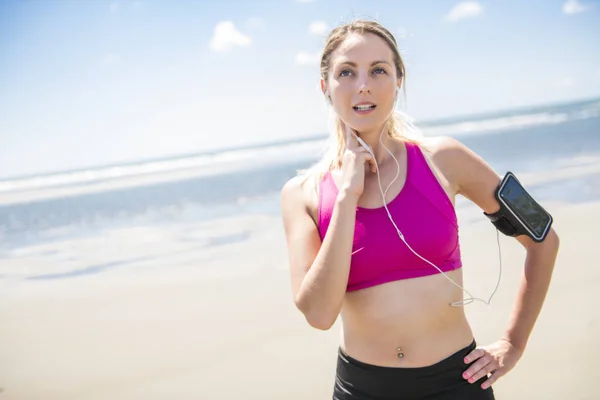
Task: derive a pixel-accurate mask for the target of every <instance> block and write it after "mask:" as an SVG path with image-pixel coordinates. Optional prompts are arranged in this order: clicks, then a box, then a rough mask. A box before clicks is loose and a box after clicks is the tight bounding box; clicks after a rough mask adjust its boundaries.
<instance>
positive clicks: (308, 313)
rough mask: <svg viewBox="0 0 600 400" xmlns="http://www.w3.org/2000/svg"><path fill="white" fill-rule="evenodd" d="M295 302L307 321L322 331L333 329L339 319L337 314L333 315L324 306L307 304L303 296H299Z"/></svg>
mask: <svg viewBox="0 0 600 400" xmlns="http://www.w3.org/2000/svg"><path fill="white" fill-rule="evenodd" d="M295 303H296V307H297V308H298V310H300V312H302V314H303V315H304V318H305V319H306V322H308V324H309V325H310V326H312V327H313V328H315V329H318V330H320V331H328V330H329V329H331V327H332V326H333V324H334V323H335V321H336V319H337V314H335V315H333V313H330V312H326V311H325V310H324V309H323V307H319V306H316V305H314V304H313V305H310V304H307V302H306V301H303V300H302V299H301V298H297V299H296V301H295Z"/></svg>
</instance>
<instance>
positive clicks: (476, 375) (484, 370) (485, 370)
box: [468, 358, 496, 383]
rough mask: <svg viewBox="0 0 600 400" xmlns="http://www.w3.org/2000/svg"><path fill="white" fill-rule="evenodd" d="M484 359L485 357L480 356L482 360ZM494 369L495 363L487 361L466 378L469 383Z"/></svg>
mask: <svg viewBox="0 0 600 400" xmlns="http://www.w3.org/2000/svg"><path fill="white" fill-rule="evenodd" d="M484 359H485V358H482V360H484ZM494 369H496V364H495V363H494V362H488V363H487V364H485V365H484V366H483V367H481V368H480V369H479V370H478V371H477V372H475V373H474V374H473V376H471V377H470V378H469V379H468V381H469V383H474V382H477V381H479V380H480V379H481V378H485V377H486V376H488V374H490V373H492V372H493V371H494Z"/></svg>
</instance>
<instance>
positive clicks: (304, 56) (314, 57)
mask: <svg viewBox="0 0 600 400" xmlns="http://www.w3.org/2000/svg"><path fill="white" fill-rule="evenodd" d="M320 61H321V53H318V52H317V53H308V52H306V51H300V52H298V53H297V54H296V64H299V65H319V62H320Z"/></svg>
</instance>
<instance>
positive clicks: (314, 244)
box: [281, 177, 321, 300]
mask: <svg viewBox="0 0 600 400" xmlns="http://www.w3.org/2000/svg"><path fill="white" fill-rule="evenodd" d="M309 202H310V198H309V196H308V195H307V190H306V189H305V187H304V185H303V182H302V180H301V179H300V177H295V178H292V179H291V180H289V181H288V182H287V183H286V184H285V185H284V186H283V188H282V190H281V211H282V218H283V226H284V231H285V237H286V243H287V249H288V259H289V268H290V274H291V281H292V293H293V296H294V300H296V299H297V298H298V292H299V291H300V287H301V286H302V281H303V280H304V277H305V275H306V273H307V272H308V270H309V269H310V267H311V265H312V263H313V261H314V260H315V258H316V256H317V253H318V252H319V249H320V247H321V236H320V235H319V231H318V228H317V225H316V223H315V221H314V219H313V218H312V217H311V214H310V212H309Z"/></svg>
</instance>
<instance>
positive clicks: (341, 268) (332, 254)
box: [298, 194, 357, 329]
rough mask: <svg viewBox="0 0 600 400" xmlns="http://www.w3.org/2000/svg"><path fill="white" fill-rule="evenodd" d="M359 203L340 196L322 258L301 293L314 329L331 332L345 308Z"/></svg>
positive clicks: (321, 252)
mask: <svg viewBox="0 0 600 400" xmlns="http://www.w3.org/2000/svg"><path fill="white" fill-rule="evenodd" d="M356 204H357V200H356V199H355V198H353V197H352V196H345V195H344V194H340V196H338V199H337V200H336V204H335V207H334V210H333V213H332V216H331V221H330V223H329V227H328V229H327V234H326V235H325V238H324V239H323V244H322V246H321V249H320V251H319V254H318V255H317V257H316V258H315V260H314V262H313V265H312V266H311V268H310V269H309V271H308V272H307V274H306V276H305V278H304V281H303V282H302V286H301V288H300V292H299V296H298V297H299V305H300V308H301V309H302V311H303V313H304V314H305V316H306V318H307V320H308V321H309V323H310V324H311V325H312V326H315V327H318V328H320V329H328V328H329V327H330V326H331V325H333V323H334V322H335V320H336V319H337V316H338V314H339V312H340V309H341V307H342V302H343V299H344V294H345V293H346V286H347V284H348V276H349V272H350V258H351V254H352V243H353V241H354V224H355V221H356Z"/></svg>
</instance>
